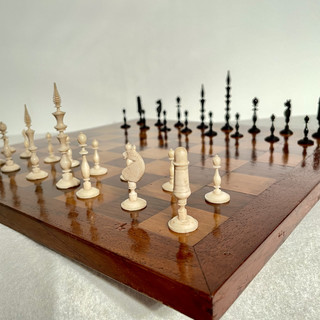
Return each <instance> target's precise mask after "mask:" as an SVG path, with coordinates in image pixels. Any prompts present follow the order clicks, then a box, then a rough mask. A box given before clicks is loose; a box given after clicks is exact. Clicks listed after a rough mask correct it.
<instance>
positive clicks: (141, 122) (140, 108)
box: [137, 96, 143, 126]
mask: <svg viewBox="0 0 320 320" xmlns="http://www.w3.org/2000/svg"><path fill="white" fill-rule="evenodd" d="M137 104H138V113H139V120H138V121H137V124H138V125H139V126H141V125H142V124H143V119H142V104H141V98H140V97H139V96H138V97H137Z"/></svg>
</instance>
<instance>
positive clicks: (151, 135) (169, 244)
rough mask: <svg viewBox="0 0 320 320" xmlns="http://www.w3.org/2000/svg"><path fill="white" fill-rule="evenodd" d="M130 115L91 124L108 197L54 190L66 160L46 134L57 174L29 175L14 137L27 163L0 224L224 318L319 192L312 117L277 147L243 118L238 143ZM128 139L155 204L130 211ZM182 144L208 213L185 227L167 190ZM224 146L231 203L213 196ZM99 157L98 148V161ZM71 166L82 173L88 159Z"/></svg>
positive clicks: (143, 190) (197, 198)
mask: <svg viewBox="0 0 320 320" xmlns="http://www.w3.org/2000/svg"><path fill="white" fill-rule="evenodd" d="M129 123H130V124H131V128H130V129H128V131H127V135H125V131H124V130H122V129H120V128H119V127H120V125H119V124H115V125H110V126H105V127H99V128H95V129H90V130H86V131H85V133H86V134H87V136H88V144H89V143H91V142H92V140H93V139H94V138H95V139H98V140H99V142H100V153H99V154H100V160H101V165H103V166H105V167H107V168H108V173H107V174H106V175H103V176H100V177H97V178H92V179H91V181H92V184H93V185H94V186H96V187H97V188H99V189H100V191H101V194H100V195H99V196H98V197H97V198H94V199H89V200H79V199H77V197H76V195H75V192H76V190H77V188H74V189H69V190H58V189H57V188H56V187H55V183H56V181H58V180H59V179H60V177H61V169H60V165H59V163H56V164H44V163H43V161H42V160H43V159H44V158H45V157H46V156H47V144H46V141H45V140H38V141H36V145H37V146H38V147H39V150H38V156H39V158H40V159H41V168H42V169H44V170H46V171H48V172H49V177H48V178H46V179H44V180H41V181H36V182H30V181H27V180H26V179H25V176H26V174H27V173H28V172H29V171H30V170H31V164H30V161H28V160H22V159H19V158H18V154H19V153H20V152H22V151H23V145H22V144H20V145H16V146H15V147H16V149H17V152H16V154H15V155H14V159H15V161H16V162H17V163H18V164H20V165H21V170H20V171H18V172H15V173H10V174H4V173H1V175H0V222H1V223H2V224H4V225H6V226H9V227H11V228H12V229H14V230H16V231H18V232H21V233H22V234H24V235H26V236H28V237H29V238H31V239H33V240H35V241H37V242H39V243H41V244H43V245H44V246H46V247H48V248H50V249H52V250H55V251H57V252H58V253H60V254H62V255H64V256H67V257H69V258H71V259H73V260H76V261H78V262H80V263H82V264H84V265H86V266H88V267H91V268H93V269H95V270H97V271H99V272H101V273H103V274H105V275H108V276H110V277H112V278H114V279H116V280H118V281H120V282H122V283H124V284H126V285H128V286H130V287H132V288H134V289H136V290H138V291H140V292H143V293H145V294H147V295H149V296H151V297H153V298H155V299H157V300H159V301H162V302H163V303H164V304H166V305H168V306H171V307H173V308H175V309H177V310H178V311H180V312H182V313H184V314H186V315H188V316H190V317H192V318H195V319H218V318H220V317H221V316H222V314H223V313H224V312H225V311H226V310H227V308H228V307H229V306H230V305H231V304H232V303H233V301H234V300H235V299H236V298H237V297H238V296H239V294H240V293H241V292H242V291H243V290H244V289H245V287H246V286H247V284H248V283H249V282H250V281H251V280H252V279H253V277H254V276H255V275H256V274H257V273H258V272H259V270H260V269H261V268H262V267H263V266H264V264H265V263H266V262H267V261H268V259H269V258H270V257H271V256H272V254H273V253H274V252H275V251H276V250H277V248H278V247H279V246H280V245H281V244H282V243H283V242H284V240H285V239H286V238H287V237H288V235H289V234H290V233H291V231H292V230H293V229H294V228H295V226H296V225H297V224H298V223H299V221H300V220H301V219H302V218H303V217H304V216H305V215H306V213H307V212H308V211H309V210H310V208H311V207H312V206H313V205H314V204H315V203H316V201H317V200H318V197H319V194H320V192H319V191H320V186H319V182H320V175H319V172H318V171H319V167H320V159H319V145H317V144H316V143H315V145H314V146H312V147H309V148H303V147H301V146H299V145H298V144H297V140H298V139H300V138H301V137H302V136H303V132H302V129H301V127H303V121H301V122H300V123H301V125H300V129H299V130H295V133H294V135H293V136H291V137H289V138H288V139H287V140H286V139H284V138H283V137H281V139H280V142H278V143H276V144H274V145H270V144H269V143H267V142H265V141H264V138H265V137H266V136H267V135H269V129H268V127H265V128H261V129H262V132H261V133H259V134H258V135H256V137H255V139H253V136H252V135H251V134H248V133H247V130H248V127H246V126H243V125H242V126H241V127H240V131H241V132H242V133H244V137H243V138H242V139H238V140H235V139H233V138H231V137H230V136H229V135H228V134H225V133H223V132H221V131H220V130H219V132H218V136H216V137H214V138H213V139H209V138H208V137H201V131H200V130H198V129H196V124H195V123H191V125H190V127H191V128H192V130H193V132H192V134H190V135H189V136H184V135H179V134H178V130H177V129H175V128H173V123H171V122H169V126H170V127H171V128H172V130H171V132H168V134H167V137H165V136H164V134H163V133H162V134H161V135H160V134H159V132H158V130H157V128H156V127H154V126H153V123H150V121H149V125H150V127H151V128H150V130H149V131H147V132H140V131H139V127H138V126H137V125H136V123H135V121H131V122H129ZM215 127H216V128H220V127H221V125H216V126H215ZM269 127H270V125H269ZM216 130H217V129H216ZM217 131H218V130H217ZM278 131H279V130H277V132H278ZM70 136H71V143H72V145H73V157H74V158H78V159H79V154H78V152H79V151H80V148H78V147H77V143H76V137H77V133H71V134H70ZM127 141H129V142H131V143H133V144H136V146H137V150H138V151H139V152H140V154H141V155H142V157H143V158H144V161H145V164H146V172H145V174H144V176H143V178H142V179H141V181H140V182H139V183H138V184H137V186H138V188H137V192H138V195H139V196H140V197H142V198H144V199H146V200H147V203H148V205H147V207H146V208H145V209H143V210H141V211H138V212H131V213H129V212H126V211H124V210H122V209H121V208H120V203H121V202H122V201H123V200H125V199H126V198H127V197H128V187H127V183H125V182H122V181H121V180H120V179H119V176H120V174H121V171H122V169H123V168H124V166H125V160H123V159H122V153H123V152H124V145H125V143H126V142H127ZM180 145H181V146H184V147H186V148H187V149H188V152H189V162H190V165H189V177H190V187H191V191H192V193H191V195H190V197H189V199H188V205H187V209H188V213H189V214H190V215H192V216H193V217H194V218H196V219H197V220H198V222H199V228H198V230H196V231H194V232H192V233H190V234H183V235H179V234H176V233H174V232H172V231H170V230H169V229H168V227H167V222H168V220H169V219H170V218H171V217H172V216H174V215H176V214H177V204H176V201H175V199H174V197H173V196H172V194H171V193H168V192H164V191H163V190H162V189H161V185H162V184H163V183H164V182H166V181H168V176H169V161H168V150H169V148H176V147H178V146H180ZM55 149H57V144H56V145H55ZM216 153H217V154H219V155H220V157H221V159H222V168H221V170H220V174H221V176H222V189H223V190H225V191H227V192H228V193H229V194H230V196H231V200H230V202H229V203H227V204H224V205H212V204H209V203H207V202H206V201H205V200H204V195H205V194H206V193H207V192H209V191H211V190H212V189H213V187H212V186H213V182H212V180H213V174H214V170H213V169H212V157H213V155H214V154H216ZM92 154H93V152H92V150H89V156H88V159H89V161H91V163H92ZM73 172H74V174H75V176H76V177H77V178H81V173H80V169H79V167H78V168H75V169H73Z"/></svg>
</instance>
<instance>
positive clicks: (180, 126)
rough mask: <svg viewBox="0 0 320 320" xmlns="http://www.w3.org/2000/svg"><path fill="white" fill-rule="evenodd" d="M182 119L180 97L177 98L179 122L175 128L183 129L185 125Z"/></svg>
mask: <svg viewBox="0 0 320 320" xmlns="http://www.w3.org/2000/svg"><path fill="white" fill-rule="evenodd" d="M180 117H181V113H180V97H177V118H178V121H177V122H176V123H175V125H174V126H175V128H178V129H180V128H182V127H183V123H182V122H181V121H180Z"/></svg>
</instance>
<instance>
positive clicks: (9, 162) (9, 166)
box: [0, 122, 20, 173]
mask: <svg viewBox="0 0 320 320" xmlns="http://www.w3.org/2000/svg"><path fill="white" fill-rule="evenodd" d="M6 131H7V126H6V124H4V123H3V122H0V132H1V135H2V139H3V150H2V153H3V154H4V156H5V157H6V160H5V162H4V165H3V166H2V167H1V171H2V172H6V173H9V172H14V171H18V170H20V166H19V165H18V164H16V163H14V161H13V159H12V153H13V152H12V148H11V147H10V145H9V139H8V137H7V136H6Z"/></svg>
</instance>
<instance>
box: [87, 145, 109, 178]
mask: <svg viewBox="0 0 320 320" xmlns="http://www.w3.org/2000/svg"><path fill="white" fill-rule="evenodd" d="M92 148H93V150H94V154H93V162H94V167H93V168H91V169H90V175H91V176H100V175H103V174H106V173H107V172H108V169H107V168H103V167H101V166H100V157H99V153H98V149H99V143H98V140H96V139H94V140H93V141H92Z"/></svg>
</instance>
